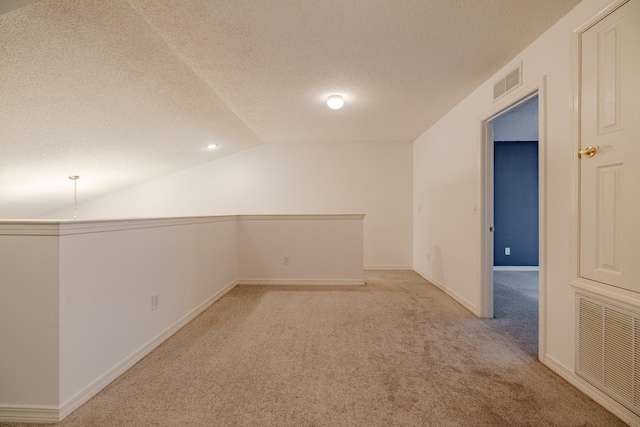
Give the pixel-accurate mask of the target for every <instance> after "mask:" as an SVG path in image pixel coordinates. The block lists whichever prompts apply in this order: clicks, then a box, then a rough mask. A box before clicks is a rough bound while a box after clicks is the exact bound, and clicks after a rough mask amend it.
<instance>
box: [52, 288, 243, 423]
mask: <svg viewBox="0 0 640 427" xmlns="http://www.w3.org/2000/svg"><path fill="white" fill-rule="evenodd" d="M236 285H237V281H233V282H231V283H230V284H228V285H227V286H225V287H224V288H223V289H221V290H220V291H218V292H216V293H215V294H213V295H212V296H211V297H209V298H208V299H207V300H205V301H204V302H203V303H202V304H200V305H199V306H197V307H196V308H194V309H193V310H191V312H189V313H187V314H186V315H185V316H183V317H182V318H181V319H179V320H178V321H177V322H175V323H174V324H173V325H171V326H170V327H169V328H167V329H165V330H164V331H163V332H161V333H160V334H159V335H158V336H156V337H155V338H153V339H152V340H150V341H149V342H147V343H146V344H145V345H143V346H142V347H140V348H139V349H138V350H137V351H135V352H134V353H133V354H131V355H130V356H129V357H127V358H126V359H125V360H123V361H122V362H120V363H118V364H117V365H116V366H114V367H113V368H111V369H110V370H109V371H107V372H106V373H105V374H103V375H102V376H101V377H100V378H98V379H97V380H96V381H94V382H93V383H92V384H89V385H88V386H87V387H85V388H84V389H83V390H81V391H80V392H78V393H77V394H76V395H75V396H73V397H72V398H70V399H69V400H67V401H66V402H65V403H64V404H63V405H61V406H60V411H59V417H60V420H62V419H63V418H65V417H66V416H67V415H69V414H71V413H72V412H73V411H75V410H76V409H78V408H79V407H80V406H82V405H83V404H84V403H86V402H87V401H88V400H89V399H91V398H92V397H93V396H95V395H96V394H98V393H99V392H100V391H101V390H102V389H104V388H105V387H106V386H108V385H109V384H111V382H113V381H114V380H115V379H117V378H118V377H119V376H120V375H122V374H123V373H125V372H126V371H127V370H128V369H129V368H131V367H132V366H133V365H135V364H136V363H138V362H139V361H140V360H142V359H143V358H144V357H145V356H147V355H148V354H149V353H151V352H152V351H153V350H154V349H155V348H156V347H158V346H159V345H160V344H162V343H163V342H164V341H166V340H167V339H168V338H169V337H171V336H172V335H173V334H175V333H176V332H177V331H178V330H180V329H181V328H182V327H183V326H185V325H186V324H187V323H189V322H190V321H192V320H193V319H194V318H195V317H196V316H198V315H199V314H200V313H202V312H203V311H204V310H206V309H207V308H209V307H210V306H211V305H212V304H213V303H214V302H216V301H218V300H219V299H220V298H222V297H223V296H224V295H225V294H227V293H228V292H229V291H231V290H232V289H233V288H234V287H235V286H236ZM56 421H58V420H56Z"/></svg>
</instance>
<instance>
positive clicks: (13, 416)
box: [0, 405, 60, 423]
mask: <svg viewBox="0 0 640 427" xmlns="http://www.w3.org/2000/svg"><path fill="white" fill-rule="evenodd" d="M59 412H60V411H59V410H58V408H56V407H53V406H42V407H38V406H8V405H7V406H5V405H3V406H0V422H2V423H57V422H58V421H60V417H59Z"/></svg>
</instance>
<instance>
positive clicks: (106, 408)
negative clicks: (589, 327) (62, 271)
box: [59, 271, 624, 427]
mask: <svg viewBox="0 0 640 427" xmlns="http://www.w3.org/2000/svg"><path fill="white" fill-rule="evenodd" d="M366 282H367V285H366V286H361V287H295V286H293V287H291V286H290V287H279V286H271V287H266V286H253V287H252V286H238V287H236V288H235V289H234V290H233V291H231V292H230V293H229V294H227V295H226V296H225V297H223V298H222V299H221V300H219V301H218V302H217V303H215V304H214V305H213V306H212V307H211V308H209V309H208V310H207V311H205V312H204V313H203V314H201V315H200V316H199V317H197V318H196V319H195V320H194V321H193V322H191V323H190V324H189V325H187V326H186V327H185V328H183V329H182V330H181V331H179V332H178V333H177V334H176V335H174V336H173V337H172V338H170V339H169V340H168V341H166V342H165V343H164V344H163V345H161V346H160V347H159V348H158V349H156V350H155V351H154V352H152V353H151V354H150V355H149V356H147V357H146V358H145V359H143V360H142V361H140V362H139V363H138V364H137V365H135V366H134V367H133V368H131V369H130V370H129V371H128V372H126V373H125V374H124V375H122V376H121V377H120V378H119V379H117V380H116V381H115V382H114V383H112V384H111V385H110V386H108V387H107V388H106V389H105V390H103V391H102V392H101V393H99V394H98V395H97V396H95V397H94V398H93V399H91V400H90V401H89V402H87V403H86V404H85V405H84V406H83V407H81V408H80V409H78V410H77V411H76V412H74V413H73V414H71V415H70V416H69V417H68V418H66V419H65V420H64V421H63V422H61V423H59V425H61V426H66V427H71V426H303V427H304V426H332V427H333V426H336V427H337V426H434V427H435V426H438V427H442V426H622V425H624V423H622V422H621V421H619V420H618V419H617V418H616V417H614V416H613V415H611V414H610V413H609V412H607V411H606V410H604V409H603V408H602V407H600V406H599V405H597V404H596V403H595V402H593V401H592V400H590V399H589V398H587V397H586V396H585V395H584V394H582V393H581V392H579V391H578V390H577V389H575V388H574V387H572V386H571V385H569V384H568V383H566V382H565V381H563V380H562V379H561V378H560V377H558V376H557V375H555V374H554V373H552V372H551V371H550V370H549V369H547V368H546V367H544V366H543V365H542V364H541V363H539V362H537V361H536V360H535V358H534V357H532V356H531V355H529V354H527V352H525V351H522V350H521V349H520V348H519V347H518V346H516V345H514V344H513V342H512V341H511V340H510V339H508V338H505V336H503V335H502V334H500V333H499V332H498V331H496V330H495V329H493V325H491V323H490V322H492V321H486V320H480V319H477V318H475V317H474V316H473V315H472V314H471V313H469V312H468V311H466V310H465V309H464V308H462V307H461V306H460V305H458V304H457V303H455V302H454V301H452V300H451V299H450V298H449V297H447V296H446V295H445V294H444V293H442V292H441V291H439V290H437V289H436V288H434V287H433V286H431V285H430V284H429V283H427V282H426V281H424V280H423V279H422V278H420V277H419V276H418V275H416V274H415V273H413V272H409V271H368V272H367V273H366Z"/></svg>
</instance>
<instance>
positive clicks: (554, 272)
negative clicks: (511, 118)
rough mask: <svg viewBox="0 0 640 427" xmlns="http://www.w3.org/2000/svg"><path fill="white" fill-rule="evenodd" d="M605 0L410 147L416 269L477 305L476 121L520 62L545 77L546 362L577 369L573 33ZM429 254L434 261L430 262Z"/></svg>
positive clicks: (589, 0)
mask: <svg viewBox="0 0 640 427" xmlns="http://www.w3.org/2000/svg"><path fill="white" fill-rule="evenodd" d="M609 3H610V1H609V0H583V1H582V3H580V4H579V5H578V6H577V7H576V8H575V9H574V10H573V11H571V12H570V13H569V14H568V15H566V16H565V17H564V18H562V19H561V20H560V21H559V22H558V23H557V24H556V25H554V26H553V27H552V28H551V29H550V30H549V31H547V32H546V33H545V34H543V35H542V36H541V37H540V38H539V39H538V40H536V41H535V42H534V43H533V44H532V45H530V46H529V47H528V48H527V49H525V50H524V51H523V52H522V53H521V54H520V55H518V56H517V57H516V58H514V59H513V61H511V63H510V64H507V65H506V66H505V67H504V68H503V69H502V71H501V72H499V73H497V74H496V75H495V76H494V78H492V79H490V80H489V81H487V82H486V83H485V84H483V85H482V86H481V87H479V88H478V89H477V90H476V91H474V92H473V93H472V94H471V95H469V96H468V97H467V98H466V99H464V100H463V101H462V102H461V103H460V104H459V105H457V106H456V107H455V108H454V109H452V110H451V111H450V112H449V113H448V114H447V115H446V116H445V117H443V118H442V119H441V120H440V121H439V122H438V123H437V124H435V125H434V126H433V127H432V128H430V129H429V130H428V131H427V132H425V133H424V134H423V135H422V136H420V137H419V138H418V139H417V140H416V141H415V142H414V167H413V169H414V204H415V206H416V208H417V209H418V208H419V209H420V212H419V213H418V212H417V213H416V215H415V216H414V265H415V267H416V269H417V270H419V271H421V272H423V273H424V275H426V276H429V277H432V278H434V279H435V280H436V281H438V282H439V283H440V284H442V285H443V286H444V287H446V288H447V290H449V291H450V292H452V293H453V294H456V295H458V296H459V297H460V298H461V299H462V300H463V301H467V302H468V304H469V306H470V307H471V308H474V307H478V305H479V304H480V266H479V260H480V247H479V238H480V221H479V219H478V214H476V213H474V212H473V206H474V205H476V204H477V205H478V206H479V205H480V186H479V179H480V174H479V150H480V144H481V127H480V120H481V119H482V118H483V117H484V115H485V114H486V113H488V112H490V111H491V110H492V108H493V102H492V88H493V83H494V82H495V81H496V80H497V79H498V78H499V77H501V76H503V75H504V74H505V73H506V72H507V71H509V70H510V69H511V68H512V67H513V66H514V65H515V64H516V63H517V62H518V61H522V63H523V70H524V86H527V85H530V84H534V83H535V82H537V81H539V80H541V79H542V77H543V76H546V82H547V84H546V89H547V102H546V108H547V129H546V138H547V155H546V158H545V159H541V162H544V163H545V166H546V171H547V176H546V181H547V182H548V183H549V184H548V185H547V188H546V194H547V196H546V203H547V212H546V221H547V231H546V242H547V244H546V251H547V256H546V261H547V270H546V283H547V317H546V321H547V325H548V330H547V342H546V350H547V354H546V358H548V360H553V361H554V362H556V365H557V366H562V367H564V368H566V369H567V371H568V372H571V371H573V370H574V349H575V335H574V328H575V323H574V318H575V313H574V292H573V290H572V288H571V287H570V285H569V281H570V275H571V268H570V267H571V264H570V262H571V259H570V253H571V251H570V249H571V243H570V238H571V236H570V232H571V230H570V217H571V204H570V201H571V159H572V156H573V155H574V153H573V151H572V145H571V141H572V140H571V102H570V100H571V85H570V66H571V56H570V55H571V53H570V52H571V49H570V44H571V43H570V40H571V32H572V31H573V30H574V29H575V28H577V27H578V26H579V25H581V24H582V23H584V22H586V21H587V20H589V19H590V18H591V17H592V16H594V15H595V14H597V13H598V12H599V11H600V10H601V9H603V8H604V7H605V6H607V5H608V4H609ZM429 257H430V258H431V261H429Z"/></svg>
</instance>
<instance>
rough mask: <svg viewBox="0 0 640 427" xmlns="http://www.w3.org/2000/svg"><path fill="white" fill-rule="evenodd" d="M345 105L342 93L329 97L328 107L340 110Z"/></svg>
mask: <svg viewBox="0 0 640 427" xmlns="http://www.w3.org/2000/svg"><path fill="white" fill-rule="evenodd" d="M343 106H344V99H343V98H342V95H330V96H329V98H327V107H329V108H331V109H332V110H339V109H341V108H342V107H343Z"/></svg>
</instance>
